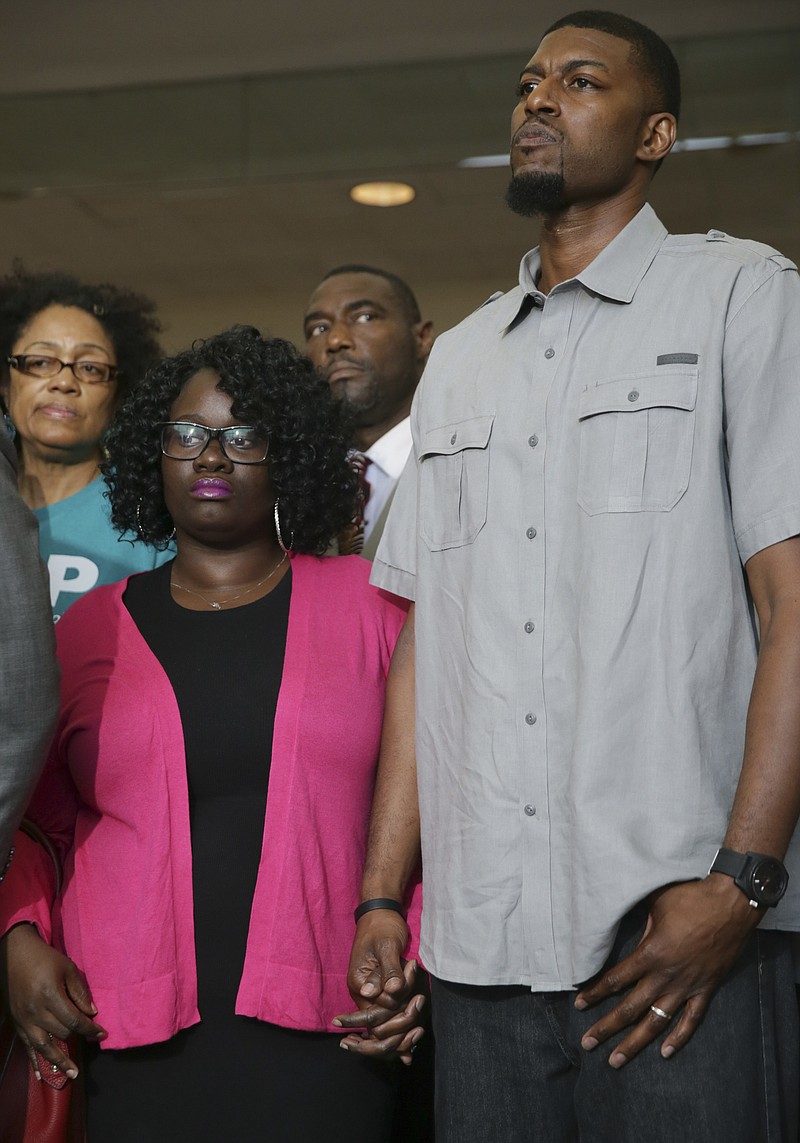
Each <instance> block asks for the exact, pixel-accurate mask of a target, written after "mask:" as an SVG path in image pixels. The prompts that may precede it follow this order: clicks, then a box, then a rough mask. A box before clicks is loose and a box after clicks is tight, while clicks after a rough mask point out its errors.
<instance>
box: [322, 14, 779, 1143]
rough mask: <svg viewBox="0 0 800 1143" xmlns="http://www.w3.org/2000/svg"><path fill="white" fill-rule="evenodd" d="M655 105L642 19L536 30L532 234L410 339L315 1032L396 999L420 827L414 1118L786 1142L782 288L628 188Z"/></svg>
mask: <svg viewBox="0 0 800 1143" xmlns="http://www.w3.org/2000/svg"><path fill="white" fill-rule="evenodd" d="M679 102H680V84H679V76H678V70H677V64H676V63H675V60H674V57H673V56H672V53H671V52H670V51H669V49H668V48H667V47H666V45H665V44H664V43H663V42H662V41H661V40H660V39H659V38H658V37H657V36H655V35H654V33H652V32H651V31H650V30H649V29H646V28H643V27H642V26H641V25H639V24H637V23H635V22H634V21H631V20H628V19H627V18H625V17H618V16H614V15H613V14H609V13H598V12H588V13H586V12H584V13H576V14H574V15H572V16H570V17H566V18H565V19H563V20H561V21H558V23H557V24H555V25H553V26H552V27H551V28H550V29H549V30H548V32H547V33H546V34H545V36H544V38H543V39H542V41H541V43H540V44H539V46H538V48H537V49H536V51H535V53H534V56H533V58H532V59H531V60H530V62H529V63H528V64H527V66H526V67H525V68H524V70H523V73H522V77H521V81H520V85H519V98H518V101H517V104H516V107H515V110H514V112H513V117H512V138H511V165H512V181H511V186H510V189H509V196H508V201H509V204H510V205H511V206H512V208H513V209H515V210H516V211H518V212H519V213H521V214H523V215H532V214H541V215H542V218H543V228H542V236H541V245H540V247H539V248H538V249H536V250H533V251H531V252H530V253H529V254H527V255H526V256H525V258H524V259H523V261H522V265H521V269H520V285H519V287H518V288H516V289H514V290H512V291H510V292H509V293H508V294H506V295H505V296H503V297H502V298H499V299H498V300H495V301H493V303H492V304H490V305H487V306H485V307H483V308H482V309H480V310H479V311H478V312H477V313H475V314H473V315H472V316H471V317H470V318H468V319H467V320H466V321H465V322H463V323H462V324H461V325H460V326H458V327H457V328H456V329H454V330H452V331H450V332H449V333H447V334H445V335H443V336H442V337H440V339H439V341H438V342H437V344H436V346H435V347H434V349H433V352H432V354H431V358H430V361H429V364H428V367H427V369H426V372H425V375H424V377H423V380H422V382H421V385H420V388H419V390H418V392H417V397H416V399H415V404H414V409H413V412H412V434H413V442H414V447H413V453H412V457H413V459H412V462H410V463H409V465H408V467H407V469H406V471H405V473H404V475H403V478H402V479H401V481H400V484H399V486H398V490H397V494H396V497H395V502H394V506H393V509H392V513H391V516H390V520H389V524H388V527H387V530H386V533H385V535H384V540H383V543H382V545H381V547H380V549H379V551H378V555H377V560H376V564H375V568H374V572H373V580H374V582H376V583H377V584H378V585H380V586H381V587H384V588H387V589H389V590H391V591H394V592H396V593H399V594H400V595H404V596H406V597H407V598H408V599H410V600H412V601H413V606H412V608H411V612H410V616H409V621H408V623H407V625H406V628H405V629H404V632H403V634H402V636H401V639H400V641H399V643H398V647H397V650H396V652H395V657H394V661H393V666H392V672H391V675H390V684H389V693H388V696H387V713H386V725H385V733H384V743H383V749H382V757H381V767H380V772H379V777H378V784H377V788H376V795H375V804H374V810H373V821H372V829H371V842H370V852H369V858H368V864H367V869H366V872H365V876H364V882H363V885H362V901H363V902H364V905H365V906H366V907H364V906H362V908H361V909H359V911H358V912H359V921H358V928H357V935H356V942H355V946H354V952H353V959H352V962H351V990H352V991H353V994H354V996H355V997H356V998H357V1000H358V1002H359V1005H360V1006H361V1007H365V1006H368V1005H369V1006H371V1008H372V1012H371V1014H370V1029H371V1035H370V1036H369V1037H367V1038H364V1039H362V1038H361V1037H359V1036H349V1037H347V1038H346V1040H345V1046H346V1047H348V1048H349V1049H350V1050H352V1051H361V1052H370V1051H373V1052H374V1051H376V1050H377V1046H378V1045H379V1044H380V1042H381V1037H382V1026H381V1024H380V1022H381V1020H383V1019H384V1017H385V1016H386V1015H387V1014H388V1013H390V1012H391V1011H392V1010H393V1009H394V1010H395V1011H396V1010H397V1009H398V1007H399V1006H400V1005H405V1004H406V1003H407V998H408V992H409V989H408V985H407V983H406V980H404V978H403V977H402V975H401V968H400V964H401V961H400V957H401V952H402V948H403V943H404V941H405V937H406V929H405V923H404V921H403V918H402V915H401V913H400V912H398V911H396V910H397V908H399V907H400V906H397V905H395V904H393V901H394V902H401V901H402V899H403V892H404V888H405V883H406V879H407V877H408V875H409V871H410V869H411V868H413V866H414V863H415V861H416V860H417V859H418V845H419V836H420V821H421V837H422V859H423V871H424V889H425V905H424V913H423V923H422V942H421V957H422V960H423V962H424V963H425V965H426V966H427V967H428V969H430V971H431V972H432V974H433V986H432V988H433V991H432V1004H433V1016H434V1029H435V1031H436V1038H437V1085H438V1087H437V1138H438V1139H440V1143H466V1141H470V1143H472V1141H474V1143H500V1141H501V1140H502V1143H515V1141H517V1140H520V1141H521V1140H532V1139H537V1140H542V1141H547V1143H551V1141H555V1140H572V1139H580V1140H591V1141H595V1140H604V1141H605V1140H609V1141H610V1140H613V1141H614V1143H621V1141H627V1140H634V1139H635V1140H637V1141H639V1140H640V1139H641V1138H642V1136H643V1135H646V1136H647V1137H648V1138H649V1139H650V1140H657V1141H663V1143H674V1141H675V1140H676V1139H679V1138H680V1139H683V1140H693V1141H697V1143H700V1141H702V1143H753V1141H754V1140H756V1139H759V1140H761V1139H764V1140H767V1139H768V1140H775V1141H777V1140H789V1139H794V1138H795V1137H796V1130H797V1122H796V1117H797V1109H796V1103H797V1084H798V1079H797V1048H798V1034H797V1012H796V1006H795V1004H794V989H793V979H792V966H791V956H790V948H789V940H790V938H789V931H791V930H795V931H796V930H798V929H799V928H800V868H799V867H798V853H797V848H798V847H797V842H798V838H797V836H796V833H795V830H796V823H797V817H798V810H800V539H798V533H800V449H798V443H797V442H798V439H800V383H799V382H800V376H799V373H800V321H798V315H799V314H800V284H799V283H798V276H797V272H796V269H795V267H794V266H793V265H792V263H790V262H789V261H788V260H786V259H785V258H782V257H781V256H780V255H779V254H777V253H776V252H775V251H773V250H770V249H768V248H767V247H764V246H760V245H758V244H756V243H750V242H740V241H737V240H735V239H730V238H728V237H727V236H726V235H724V234H721V233H720V232H718V231H711V232H710V233H709V234H707V235H693V236H670V235H668V234H667V232H666V230H665V229H664V227H663V226H662V225H661V223H660V222H659V220H658V219H657V218H656V216H655V214H654V213H653V211H652V210H651V208H650V207H649V206H648V205H647V204H646V199H647V193H648V188H649V185H650V181H651V179H652V177H653V174H654V172H655V170H656V168H657V166H658V165H659V163H660V162H661V161H662V160H663V159H664V158H665V157H666V156H667V154H668V153H669V151H670V149H671V147H672V144H673V142H674V139H675V128H676V120H677V116H678V110H679ZM415 613H416V617H415ZM415 627H416V637H415ZM415 697H416V701H415ZM415 721H416V726H415ZM417 779H418V789H419V796H418V797H417ZM793 835H794V836H793ZM718 850H719V851H720V853H719V854H718V852H717V851H718ZM784 858H785V859H786V864H787V866H788V867H789V869H790V873H791V877H790V880H789V888H788V892H786V893H785V895H784V890H785V889H786V870H785V868H784V866H783V864H782V860H783V859H784ZM712 866H713V871H711V872H710V869H711V867H712ZM406 975H407V976H408V975H409V974H408V973H407V974H406ZM406 1011H407V1008H406ZM358 1019H359V1018H358V1017H356V1018H354V1019H352V1020H351V1019H349V1018H345V1019H344V1020H343V1021H342V1023H343V1024H344V1025H345V1026H348V1025H350V1026H357V1024H358ZM362 1019H363V1018H362ZM397 1019H398V1018H397V1016H395V1022H394V1023H393V1024H392V1025H391V1028H392V1034H391V1035H390V1034H389V1033H383V1035H384V1040H383V1042H384V1043H386V1042H391V1040H392V1037H393V1036H394V1034H395V1031H396V1029H397ZM402 1032H403V1029H402V1027H401V1034H402ZM406 1036H407V1037H408V1033H406ZM407 1042H408V1038H406V1043H407Z"/></svg>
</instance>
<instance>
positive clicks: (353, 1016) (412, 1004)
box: [333, 960, 425, 1067]
mask: <svg viewBox="0 0 800 1143" xmlns="http://www.w3.org/2000/svg"><path fill="white" fill-rule="evenodd" d="M416 973H417V964H416V961H413V960H411V961H408V963H407V964H406V965H405V966H404V968H403V970H402V981H403V996H405V997H408V996H409V994H411V993H413V992H414V986H415V978H416ZM423 975H424V974H423ZM397 999H398V997H397V996H395V997H393V998H392V1006H391V1007H385V1006H384V1005H382V1004H381V1003H380V1002H377V1003H374V1004H369V1003H368V1002H367V1001H366V1000H363V999H359V1001H358V1002H359V1003H360V1004H361V1005H362V1007H361V1008H360V1010H359V1011H358V1012H348V1013H346V1014H343V1015H340V1016H337V1017H335V1019H334V1020H333V1023H334V1025H335V1026H336V1027H337V1028H353V1029H359V1028H361V1029H364V1031H361V1032H353V1033H351V1035H349V1036H345V1037H344V1038H343V1039H342V1040H341V1042H340V1046H341V1047H342V1048H344V1049H345V1050H346V1051H348V1052H356V1053H357V1054H358V1055H361V1056H380V1057H381V1058H382V1059H385V1060H394V1059H399V1060H400V1061H401V1062H402V1063H404V1064H405V1065H406V1066H407V1067H408V1066H410V1064H411V1062H412V1057H413V1053H414V1049H415V1048H416V1046H417V1044H418V1043H419V1041H420V1040H421V1039H422V1037H423V1036H424V1035H425V1029H424V1027H423V1019H422V1012H423V1009H424V1007H425V996H424V995H423V994H422V993H417V994H416V995H411V998H410V999H408V1000H406V1002H405V1003H404V1004H403V1006H402V1007H399V1008H398V1007H397V1006H396V1002H397Z"/></svg>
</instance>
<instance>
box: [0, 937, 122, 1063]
mask: <svg viewBox="0 0 800 1143" xmlns="http://www.w3.org/2000/svg"><path fill="white" fill-rule="evenodd" d="M0 963H1V964H2V976H3V983H4V990H5V993H6V996H7V997H8V1008H9V1013H10V1015H11V1017H12V1019H13V1021H14V1024H15V1026H16V1029H17V1032H18V1034H19V1036H20V1038H21V1040H22V1042H23V1043H24V1045H25V1047H26V1049H27V1052H28V1056H29V1057H30V1061H31V1065H32V1066H33V1070H34V1071H35V1073H36V1078H37V1079H41V1073H40V1064H39V1060H38V1059H37V1053H38V1054H39V1055H40V1056H42V1057H44V1059H45V1060H47V1061H48V1064H49V1065H50V1066H52V1065H55V1067H56V1068H57V1069H58V1070H59V1071H62V1072H64V1073H65V1075H66V1076H67V1077H68V1078H69V1079H75V1077H76V1076H77V1075H78V1068H77V1066H76V1064H75V1062H74V1061H73V1060H71V1059H70V1058H69V1056H68V1055H66V1054H65V1053H64V1052H62V1051H61V1050H60V1048H59V1047H58V1046H57V1044H56V1043H55V1042H54V1041H53V1039H52V1037H53V1036H57V1037H59V1039H62V1040H63V1039H66V1037H67V1036H69V1035H71V1034H72V1033H78V1034H79V1035H81V1036H85V1037H86V1039H88V1040H103V1039H105V1037H106V1035H107V1033H106V1031H105V1029H104V1028H102V1027H101V1026H100V1025H99V1024H97V1023H95V1021H94V1020H93V1019H92V1017H94V1016H96V1015H97V1009H96V1007H95V1006H94V1003H93V1001H92V997H91V994H90V992H89V988H88V986H87V984H86V981H85V979H84V977H83V974H82V973H81V972H80V971H79V970H78V969H77V968H76V966H75V965H74V964H73V963H72V961H71V960H70V959H69V958H68V957H66V956H63V955H62V954H61V953H60V952H57V951H56V950H55V949H53V948H51V947H50V945H48V944H46V942H45V941H43V940H42V938H41V937H40V936H39V934H38V932H37V931H36V929H35V928H34V927H33V925H28V924H22V925H16V926H15V927H14V928H13V929H11V930H10V932H8V933H6V935H5V937H3V939H2V941H0Z"/></svg>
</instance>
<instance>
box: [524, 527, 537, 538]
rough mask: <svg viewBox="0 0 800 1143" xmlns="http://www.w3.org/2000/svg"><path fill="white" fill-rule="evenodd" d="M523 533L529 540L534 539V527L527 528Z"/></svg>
mask: <svg viewBox="0 0 800 1143" xmlns="http://www.w3.org/2000/svg"><path fill="white" fill-rule="evenodd" d="M525 535H526V536H527V537H528V539H529V540H535V539H536V529H535V528H528V530H527V532H526V533H525Z"/></svg>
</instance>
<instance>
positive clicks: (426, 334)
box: [412, 321, 434, 364]
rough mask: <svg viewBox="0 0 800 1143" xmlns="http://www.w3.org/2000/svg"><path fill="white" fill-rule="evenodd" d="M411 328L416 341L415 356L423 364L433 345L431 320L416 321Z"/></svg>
mask: <svg viewBox="0 0 800 1143" xmlns="http://www.w3.org/2000/svg"><path fill="white" fill-rule="evenodd" d="M412 330H413V333H414V339H415V341H416V343H417V357H418V358H419V360H420V361H421V362H422V363H423V364H424V363H425V362H426V361H427V360H428V354H429V353H430V351H431V348H432V346H433V340H434V339H433V322H432V321H418V322H416V323H415V324H414V325H413V326H412Z"/></svg>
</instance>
